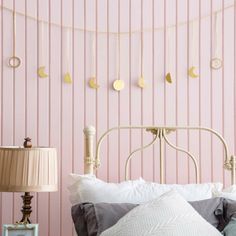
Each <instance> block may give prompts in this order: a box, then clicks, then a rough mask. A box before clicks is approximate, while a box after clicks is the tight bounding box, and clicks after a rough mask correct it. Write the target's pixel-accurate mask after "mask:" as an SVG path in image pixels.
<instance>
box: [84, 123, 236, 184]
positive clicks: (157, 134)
mask: <svg viewBox="0 0 236 236" xmlns="http://www.w3.org/2000/svg"><path fill="white" fill-rule="evenodd" d="M121 129H128V130H135V129H139V130H144V129H145V130H146V131H147V132H150V133H152V135H153V136H154V138H153V139H152V141H151V142H150V143H148V144H146V145H144V146H142V147H140V148H138V149H136V150H134V151H132V152H131V153H130V155H129V156H128V157H127V159H126V165H125V178H126V179H128V177H129V173H128V171H129V161H130V160H131V158H133V157H134V154H135V153H137V152H139V151H142V150H144V149H145V148H148V147H150V146H152V145H153V144H154V143H155V142H156V141H157V140H158V139H159V141H160V142H159V144H160V153H159V158H160V182H161V183H163V182H164V169H165V167H164V155H163V149H164V148H163V144H164V143H166V144H167V145H169V146H170V147H172V148H174V149H175V150H177V151H180V152H183V153H186V154H187V155H188V157H189V158H191V160H192V161H193V163H194V167H195V171H196V173H195V177H196V181H197V182H199V167H198V162H197V160H196V158H195V157H194V155H193V154H192V153H190V152H189V151H188V150H185V149H183V148H181V147H178V146H176V145H174V144H172V143H171V142H170V141H169V139H168V138H167V135H168V134H169V133H171V132H175V131H178V130H196V131H206V132H209V133H210V134H211V135H214V136H216V137H217V138H218V139H220V141H221V143H222V145H223V148H224V157H225V158H224V168H225V169H227V170H230V171H231V176H232V184H234V183H235V177H236V174H235V168H236V157H235V156H233V155H232V156H230V155H229V151H228V146H227V144H226V141H225V140H224V138H223V137H222V136H221V135H220V134H219V133H218V132H216V131H215V130H213V129H210V128H206V127H178V126H173V127H165V126H163V127H155V126H122V127H114V128H111V129H109V130H108V131H106V132H105V133H104V134H103V135H102V136H101V137H100V139H99V140H98V144H97V147H96V155H95V159H93V158H91V157H87V158H88V161H89V162H90V163H89V164H91V161H92V162H93V163H92V165H93V167H95V168H98V167H99V166H100V156H99V154H100V147H101V144H102V141H103V140H104V139H105V137H106V136H108V135H109V134H110V133H111V132H112V131H114V130H121ZM85 161H86V160H85ZM85 165H86V163H85Z"/></svg>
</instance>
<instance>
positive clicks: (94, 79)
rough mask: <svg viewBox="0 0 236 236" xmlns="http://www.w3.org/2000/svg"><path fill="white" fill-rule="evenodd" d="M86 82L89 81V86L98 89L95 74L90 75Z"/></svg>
mask: <svg viewBox="0 0 236 236" xmlns="http://www.w3.org/2000/svg"><path fill="white" fill-rule="evenodd" d="M88 83H89V87H90V88H92V89H98V88H99V87H100V86H99V85H98V84H97V82H96V77H95V76H93V77H91V78H90V80H89V82H88Z"/></svg>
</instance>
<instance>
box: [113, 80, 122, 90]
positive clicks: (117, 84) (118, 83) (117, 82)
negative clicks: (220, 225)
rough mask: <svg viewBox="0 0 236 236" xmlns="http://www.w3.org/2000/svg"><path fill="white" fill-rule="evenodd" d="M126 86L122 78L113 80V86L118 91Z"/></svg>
mask: <svg viewBox="0 0 236 236" xmlns="http://www.w3.org/2000/svg"><path fill="white" fill-rule="evenodd" d="M124 87H125V83H124V81H123V80H120V79H117V80H115V81H114V82H113V88H114V89H115V90H116V91H120V90H122V89H123V88H124Z"/></svg>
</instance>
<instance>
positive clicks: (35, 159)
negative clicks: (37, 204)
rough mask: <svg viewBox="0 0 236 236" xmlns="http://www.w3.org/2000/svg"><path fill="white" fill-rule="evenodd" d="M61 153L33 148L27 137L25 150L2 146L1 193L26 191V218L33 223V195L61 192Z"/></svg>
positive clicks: (24, 199) (0, 154) (23, 218)
mask: <svg viewBox="0 0 236 236" xmlns="http://www.w3.org/2000/svg"><path fill="white" fill-rule="evenodd" d="M57 181H58V176H57V153H56V149H55V148H47V147H32V144H31V139H30V138H25V142H24V147H15V146H13V147H0V192H25V194H24V195H23V196H21V197H22V199H23V207H22V210H21V212H22V214H23V217H22V219H21V220H20V221H19V222H17V223H22V224H28V223H29V224H30V223H31V221H30V214H31V212H32V210H31V206H30V204H31V199H32V198H33V196H32V195H30V192H54V191H57Z"/></svg>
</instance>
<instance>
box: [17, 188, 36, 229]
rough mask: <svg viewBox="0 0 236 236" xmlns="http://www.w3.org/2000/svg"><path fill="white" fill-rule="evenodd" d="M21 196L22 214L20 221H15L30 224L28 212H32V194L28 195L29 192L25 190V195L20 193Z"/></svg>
mask: <svg viewBox="0 0 236 236" xmlns="http://www.w3.org/2000/svg"><path fill="white" fill-rule="evenodd" d="M21 198H22V199H23V206H22V209H21V212H22V214H23V216H22V219H21V221H18V222H17V223H20V224H30V223H31V221H30V219H29V218H30V214H31V212H32V210H31V206H30V204H31V199H32V198H33V196H32V195H30V193H29V192H25V195H22V196H21Z"/></svg>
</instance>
